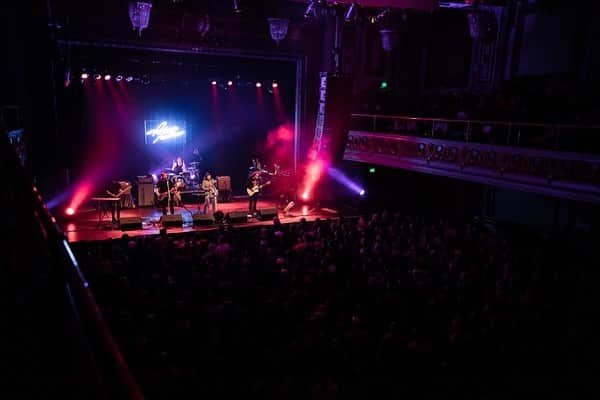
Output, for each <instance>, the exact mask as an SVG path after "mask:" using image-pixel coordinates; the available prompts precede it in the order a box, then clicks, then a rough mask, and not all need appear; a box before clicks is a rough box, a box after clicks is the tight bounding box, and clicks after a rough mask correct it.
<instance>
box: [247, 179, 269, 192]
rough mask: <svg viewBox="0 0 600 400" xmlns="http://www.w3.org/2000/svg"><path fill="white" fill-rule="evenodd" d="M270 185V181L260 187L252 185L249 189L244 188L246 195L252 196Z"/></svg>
mask: <svg viewBox="0 0 600 400" xmlns="http://www.w3.org/2000/svg"><path fill="white" fill-rule="evenodd" d="M270 184H271V181H268V182H267V183H263V184H262V185H254V186H253V187H251V188H246V193H248V196H252V195H254V194H256V193H258V192H260V190H261V189H262V188H264V187H265V186H267V185H270Z"/></svg>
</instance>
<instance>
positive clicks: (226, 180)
mask: <svg viewBox="0 0 600 400" xmlns="http://www.w3.org/2000/svg"><path fill="white" fill-rule="evenodd" d="M217 189H219V190H229V191H231V177H230V176H218V177H217Z"/></svg>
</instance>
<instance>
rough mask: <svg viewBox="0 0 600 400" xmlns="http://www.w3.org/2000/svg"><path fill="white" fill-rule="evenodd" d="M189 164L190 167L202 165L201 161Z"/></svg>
mask: <svg viewBox="0 0 600 400" xmlns="http://www.w3.org/2000/svg"><path fill="white" fill-rule="evenodd" d="M189 165H190V167H197V166H198V165H200V163H199V162H197V161H192V162H191V163H190V164H189Z"/></svg>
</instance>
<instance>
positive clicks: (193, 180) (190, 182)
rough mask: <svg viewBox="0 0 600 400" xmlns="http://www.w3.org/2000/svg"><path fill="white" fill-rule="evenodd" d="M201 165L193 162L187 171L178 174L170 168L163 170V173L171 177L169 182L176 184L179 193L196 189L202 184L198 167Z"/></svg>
mask: <svg viewBox="0 0 600 400" xmlns="http://www.w3.org/2000/svg"><path fill="white" fill-rule="evenodd" d="M199 166H200V163H198V162H191V163H190V166H189V167H188V168H187V171H185V172H180V173H176V172H175V171H174V170H172V169H170V168H165V169H163V172H166V173H167V174H168V176H169V180H170V181H172V182H173V183H174V184H175V187H176V188H177V190H178V191H182V190H186V188H187V189H192V188H194V187H197V186H199V184H200V174H199V173H198V167H199Z"/></svg>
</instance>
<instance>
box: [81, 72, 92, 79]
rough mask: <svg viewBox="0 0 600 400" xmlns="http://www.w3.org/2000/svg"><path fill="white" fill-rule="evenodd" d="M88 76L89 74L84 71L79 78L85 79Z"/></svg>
mask: <svg viewBox="0 0 600 400" xmlns="http://www.w3.org/2000/svg"><path fill="white" fill-rule="evenodd" d="M89 77H90V74H88V73H86V72H84V73H83V74H81V79H87V78H89Z"/></svg>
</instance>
